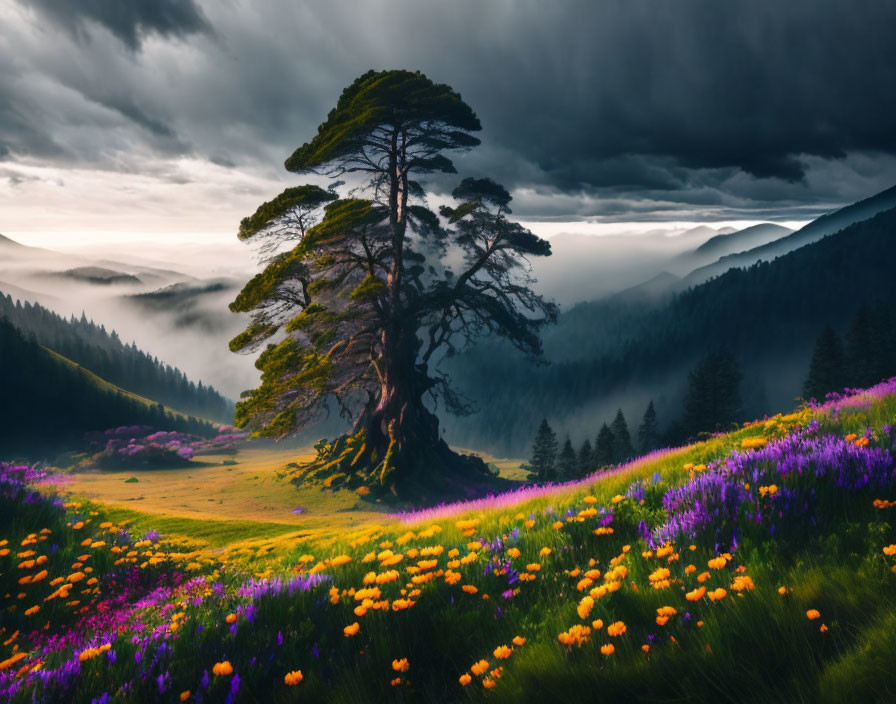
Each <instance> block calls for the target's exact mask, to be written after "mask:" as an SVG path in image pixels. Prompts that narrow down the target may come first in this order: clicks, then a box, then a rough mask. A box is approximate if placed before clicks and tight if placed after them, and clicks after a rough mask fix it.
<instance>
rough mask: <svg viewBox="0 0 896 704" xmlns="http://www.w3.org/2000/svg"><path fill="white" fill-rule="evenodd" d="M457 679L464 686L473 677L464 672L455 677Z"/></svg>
mask: <svg viewBox="0 0 896 704" xmlns="http://www.w3.org/2000/svg"><path fill="white" fill-rule="evenodd" d="M457 681H458V682H460V683H461V685H462V686H464V687H466V686H467V685H468V684H470V682H472V681H473V678H472V677H470V676H469V675H468V674H467V673H466V672H465V673H464V674H462V675H461V676H460V677H458V678H457Z"/></svg>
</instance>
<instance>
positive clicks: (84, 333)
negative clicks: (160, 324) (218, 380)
mask: <svg viewBox="0 0 896 704" xmlns="http://www.w3.org/2000/svg"><path fill="white" fill-rule="evenodd" d="M0 318H6V319H7V320H9V321H10V322H11V323H12V324H13V325H14V326H15V327H16V328H18V329H19V330H21V331H22V332H24V333H25V334H26V335H33V336H34V338H35V340H36V341H37V342H38V344H40V345H42V346H44V347H46V348H48V349H51V350H54V351H55V352H58V353H59V354H61V355H62V356H64V357H67V358H68V359H71V360H72V361H74V362H77V363H78V364H80V365H81V366H82V367H84V368H86V369H89V370H90V371H92V372H94V373H95V374H97V375H98V376H100V377H102V378H103V379H106V380H107V381H109V382H111V383H113V384H115V385H116V386H120V387H121V388H123V389H127V390H128V391H132V392H134V393H136V394H139V395H141V396H146V397H147V398H151V399H152V400H153V401H157V402H159V403H162V404H164V405H166V406H170V407H172V408H176V409H178V410H180V411H183V412H185V413H190V414H194V415H198V416H202V417H205V418H211V419H213V420H216V421H221V422H230V421H232V420H233V404H232V403H231V402H230V401H229V400H228V399H226V398H224V397H223V396H221V394H219V393H218V392H217V391H215V389H214V388H212V387H210V386H205V385H203V383H202V382H201V381H200V382H199V383H198V384H197V383H194V382H192V381H190V380H189V379H188V378H187V377H186V375H185V374H184V373H183V372H182V371H180V370H179V369H177V368H175V367H172V366H171V365H168V364H164V363H162V362H160V361H159V360H158V359H157V358H155V357H152V356H150V355H148V354H146V353H145V352H143V351H141V350H140V349H138V348H137V346H136V345H135V344H133V343H131V344H130V345H126V344H124V343H123V342H122V341H121V339H120V338H119V337H118V335H117V334H116V332H115V331H114V330H113V331H112V332H108V331H107V330H106V328H105V327H104V326H102V325H97V324H96V323H94V322H93V321H91V320H88V319H87V318H86V316H84V315H83V314H82V316H81V318H80V319H76V318H75V317H74V316H73V317H72V318H70V319H66V318H63V317H62V316H60V315H57V314H56V313H54V312H52V311H50V310H47V309H46V308H44V307H43V306H41V305H39V304H37V303H29V302H27V301H26V302H22V301H17V300H14V299H13V298H12V296H10V295H5V296H4V295H3V292H2V291H0Z"/></svg>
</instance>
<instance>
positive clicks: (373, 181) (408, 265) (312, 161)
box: [231, 71, 557, 491]
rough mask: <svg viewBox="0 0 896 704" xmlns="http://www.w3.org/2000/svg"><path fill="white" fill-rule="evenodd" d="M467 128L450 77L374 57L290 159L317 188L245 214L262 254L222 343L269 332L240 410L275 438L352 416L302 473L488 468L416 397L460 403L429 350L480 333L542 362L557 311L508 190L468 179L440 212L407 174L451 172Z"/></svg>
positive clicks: (331, 478)
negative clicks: (335, 415)
mask: <svg viewBox="0 0 896 704" xmlns="http://www.w3.org/2000/svg"><path fill="white" fill-rule="evenodd" d="M479 129H480V124H479V120H478V118H477V117H476V115H475V114H474V112H473V111H472V110H471V109H470V107H469V106H468V105H467V104H466V103H465V102H464V101H463V100H462V99H461V97H460V95H459V94H458V93H456V92H455V91H454V90H452V89H451V88H450V87H449V86H447V85H442V84H436V83H433V82H432V81H431V80H430V79H429V78H427V77H426V76H424V75H423V74H421V73H419V72H416V73H415V72H410V71H382V72H373V71H370V72H368V73H365V74H364V75H363V76H361V77H360V78H358V79H357V80H355V82H354V83H352V84H351V85H350V86H349V87H348V88H346V89H345V90H344V91H343V92H342V95H341V96H340V98H339V100H338V102H337V103H336V107H335V108H333V110H331V111H330V114H329V115H328V116H327V119H326V121H325V122H324V123H323V124H322V125H321V126H320V127H319V128H318V131H317V135H315V136H314V137H313V138H312V139H311V141H309V142H307V143H306V144H304V145H302V146H301V147H299V148H298V149H296V151H295V152H294V153H293V154H292V155H291V156H290V157H289V158H288V159H287V160H286V168H287V169H288V170H289V171H292V172H295V173H300V174H306V173H310V174H316V175H317V176H319V177H324V178H327V179H329V185H328V187H327V188H326V189H324V188H321V187H320V186H316V185H311V184H306V185H302V186H297V187H294V188H288V189H286V190H285V191H284V192H283V193H281V194H280V195H279V196H277V197H276V198H274V199H273V200H272V201H269V202H267V203H264V204H262V205H261V206H260V207H259V208H258V210H257V211H256V212H255V213H254V214H253V215H252V216H250V217H248V218H246V219H244V220H243V221H242V223H241V225H240V231H239V236H240V238H241V239H243V240H250V241H260V242H262V243H263V244H262V249H263V252H265V253H266V255H267V257H268V260H267V266H266V268H265V269H264V270H263V271H262V272H261V273H260V274H258V275H256V276H255V277H254V278H253V279H252V280H250V281H249V283H248V284H247V285H246V286H245V288H244V289H243V290H242V292H240V294H239V295H238V296H237V298H236V300H235V301H234V302H233V303H232V304H231V309H232V310H233V311H238V312H247V313H250V314H251V321H250V323H249V325H248V327H247V328H246V330H245V331H244V332H242V333H241V334H240V335H238V336H237V337H235V338H234V339H233V340H232V341H231V349H233V350H234V351H238V352H252V351H255V350H257V349H259V348H260V347H261V346H262V345H265V344H266V345H267V346H266V348H265V349H264V351H263V352H262V353H261V354H260V355H259V357H258V360H257V362H256V366H257V367H258V368H259V369H260V370H261V372H262V379H261V385H260V386H259V387H258V388H257V389H255V390H253V391H249V392H246V393H244V394H243V397H242V400H241V401H240V402H239V403H238V404H237V411H236V424H237V425H239V426H240V427H246V428H250V429H252V430H253V431H254V432H255V433H256V434H258V435H265V436H273V437H276V438H283V437H286V436H288V435H290V434H293V433H295V432H297V431H298V430H300V429H302V428H305V427H307V426H309V425H310V424H312V423H314V422H315V421H317V420H319V419H320V418H321V417H322V416H323V415H325V414H326V413H327V412H329V410H330V409H331V407H335V408H337V409H338V410H339V412H340V413H341V414H342V416H343V417H345V418H346V419H349V420H352V421H353V426H352V429H351V432H349V433H347V434H345V435H343V436H341V437H339V438H338V439H336V440H334V441H332V442H321V443H319V444H318V457H317V459H316V460H315V461H314V462H311V463H310V464H308V465H304V466H303V467H302V468H301V469H300V472H299V476H300V477H303V478H306V479H310V478H315V479H325V480H326V481H327V482H328V483H329V484H332V483H333V482H346V483H348V484H349V485H358V484H361V483H364V484H370V485H374V486H380V487H388V488H391V489H392V490H393V491H395V487H396V485H400V484H402V483H404V482H406V480H408V479H409V478H413V482H411V483H415V482H416V483H423V484H428V483H433V482H434V481H435V480H436V479H437V478H438V477H442V476H444V475H445V474H450V473H457V472H460V473H468V472H469V471H470V470H471V468H472V469H478V471H485V465H484V463H482V462H481V461H476V460H474V459H473V458H469V457H461V456H459V455H457V454H456V453H454V452H453V451H451V450H450V449H449V448H448V446H447V444H446V443H445V442H444V441H443V440H442V439H441V438H440V436H439V422H438V419H437V417H436V416H435V415H434V414H433V412H431V411H430V410H429V408H428V407H427V405H426V404H425V403H424V397H425V396H426V395H431V396H432V397H434V398H435V399H438V400H440V401H441V402H442V403H444V405H445V406H446V407H447V408H448V409H449V410H451V411H454V412H465V411H469V410H470V409H469V407H468V406H467V405H466V404H465V403H464V401H463V399H461V398H459V396H458V394H457V393H456V392H455V391H454V390H453V388H452V385H451V383H450V380H449V379H448V378H447V377H446V376H445V374H444V373H442V372H440V371H439V369H438V362H439V361H440V359H441V358H443V357H444V356H446V355H451V354H453V353H455V352H456V351H457V350H458V349H459V348H460V347H462V346H464V345H465V344H466V343H468V342H469V341H470V340H472V339H473V338H474V337H476V336H477V335H479V334H481V333H489V334H493V335H498V336H501V337H504V338H505V339H507V340H509V341H510V342H511V343H512V344H513V345H514V346H515V347H516V348H517V349H518V350H520V351H522V352H523V353H525V354H527V355H530V356H532V357H536V358H537V357H538V356H540V354H541V342H540V339H539V336H538V332H539V329H540V328H541V327H542V326H543V325H544V324H546V323H548V322H553V321H555V320H556V316H557V310H556V306H555V305H554V304H552V303H550V302H547V301H545V300H544V299H543V298H542V297H541V296H538V295H536V294H535V293H534V292H533V291H532V290H531V288H530V284H531V282H532V278H531V275H530V272H531V270H530V267H529V264H528V258H529V257H536V256H547V255H549V254H550V252H551V249H550V245H549V244H548V242H546V241H545V240H542V239H540V238H539V237H537V236H536V235H534V234H533V233H532V232H530V231H529V230H527V229H525V228H524V227H522V226H521V225H519V224H517V223H515V222H512V221H510V220H508V218H507V216H508V215H509V214H510V208H509V207H508V206H509V203H510V200H511V198H510V195H509V194H508V192H507V191H506V190H505V189H504V188H503V187H502V186H500V185H498V184H497V183H495V182H493V181H491V180H490V179H487V178H481V179H474V178H466V179H464V180H462V181H461V182H460V184H459V185H458V186H457V187H456V188H455V189H454V191H453V192H452V196H453V198H454V200H455V203H453V204H451V205H446V206H443V207H442V208H441V209H440V213H439V215H437V214H436V213H435V212H433V211H432V210H431V209H430V208H429V207H428V206H427V203H426V199H425V192H424V189H423V185H422V183H421V181H420V180H418V179H420V178H421V177H424V176H425V175H427V174H434V173H435V174H452V173H456V171H455V168H454V165H453V164H452V162H451V160H450V159H449V158H448V156H447V154H448V153H450V152H452V151H454V152H456V151H462V150H466V149H470V148H471V147H475V146H476V145H478V144H479V140H478V139H477V138H476V137H474V136H473V135H472V134H471V133H472V132H476V131H478V130H479ZM343 178H344V179H345V183H343V181H342V180H341V179H343ZM340 188H350V191H349V192H348V193H349V194H350V197H349V195H341V194H340V191H339V189H340ZM440 216H441V217H440ZM284 245H286V246H284Z"/></svg>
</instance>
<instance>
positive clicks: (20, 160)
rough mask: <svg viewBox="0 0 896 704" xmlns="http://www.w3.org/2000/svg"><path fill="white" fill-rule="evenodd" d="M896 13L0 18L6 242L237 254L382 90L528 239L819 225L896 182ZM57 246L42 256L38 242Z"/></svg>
mask: <svg viewBox="0 0 896 704" xmlns="http://www.w3.org/2000/svg"><path fill="white" fill-rule="evenodd" d="M894 36H896V3H889V2H880V0H853V1H852V2H848V3H847V2H842V1H836V2H834V1H829V0H788V1H787V2H781V0H750V1H749V2H727V1H726V2H719V1H718V0H705V1H692V0H677V1H672V0H651V1H646V0H619V1H609V0H601V1H600V2H597V1H595V0H582V1H580V2H579V1H574V0H560V1H557V2H544V1H543V0H450V1H448V0H443V1H442V2H437V3H436V2H428V1H425V0H326V1H325V0H318V1H313V2H311V1H306V2H302V1H301V0H276V1H275V0H259V1H257V2H248V1H238V0H143V1H139V2H138V1H136V0H79V1H78V2H71V1H70V0H0V232H2V233H5V234H9V235H15V236H19V237H20V238H21V239H23V240H27V241H29V242H30V243H42V242H44V241H49V239H47V238H56V241H58V240H59V239H60V238H62V239H66V238H68V241H80V240H83V239H84V238H88V239H89V238H91V237H95V238H101V237H107V238H109V239H110V240H115V239H116V238H119V239H120V238H122V237H127V238H143V239H152V238H153V237H165V236H167V237H188V236H200V235H202V236H212V237H219V236H220V237H223V236H225V235H226V236H227V237H232V236H233V234H234V233H235V231H236V226H237V223H238V221H239V219H240V218H241V217H243V216H244V215H247V214H249V213H250V212H252V210H254V208H255V207H256V206H257V205H258V203H259V202H260V201H262V200H266V199H268V198H270V197H272V196H273V195H275V194H276V193H277V192H279V190H280V189H282V188H283V187H285V186H286V185H290V184H294V183H296V182H297V181H298V177H296V176H294V175H291V174H288V173H286V172H285V171H284V170H283V167H282V163H283V160H284V159H285V157H286V156H288V155H289V154H290V153H291V151H292V150H293V149H294V148H295V147H296V146H298V145H299V144H301V143H303V142H305V141H307V140H308V139H309V138H310V137H311V136H312V135H313V134H314V131H315V130H316V127H317V125H318V124H319V123H320V122H321V121H322V120H323V119H324V118H325V116H326V114H327V112H328V110H329V109H330V108H331V107H332V106H333V105H334V104H335V101H336V99H337V98H338V96H339V94H340V92H341V90H342V89H343V88H344V87H345V86H346V85H348V84H349V83H351V81H352V80H353V79H354V78H356V77H357V76H358V75H360V74H361V73H363V72H365V71H366V70H368V69H370V68H374V69H382V68H408V69H420V70H422V71H423V72H424V73H426V74H427V75H428V76H430V77H431V78H432V79H434V80H436V81H438V82H444V83H448V84H449V85H451V86H452V87H454V88H455V89H456V90H458V91H459V92H460V93H461V94H462V96H463V97H464V99H465V100H466V101H467V102H468V103H469V104H470V105H471V106H472V107H473V109H474V110H475V111H476V112H477V113H478V115H479V117H480V119H481V121H482V125H483V131H482V133H481V134H480V137H481V138H482V140H483V144H482V146H481V147H479V148H478V149H476V150H473V151H471V152H470V153H468V154H466V155H464V156H463V157H461V158H458V159H457V160H456V163H457V166H458V169H459V170H460V171H461V173H462V174H469V175H477V176H480V175H490V176H492V177H494V178H496V179H497V180H499V181H502V182H504V183H505V184H506V185H507V186H508V187H510V188H511V190H512V192H513V193H514V196H515V202H514V205H515V208H514V212H515V214H516V215H517V216H518V217H519V218H521V219H523V220H526V221H531V222H538V221H547V220H550V221H555V222H564V223H566V222H572V223H575V222H582V221H589V222H591V223H617V222H618V223H632V222H652V221H677V222H691V223H694V222H722V221H758V220H774V221H786V222H795V221H805V220H808V219H810V218H812V217H814V216H816V215H818V214H820V213H822V212H824V211H826V210H829V209H831V208H833V207H838V206H840V205H844V204H846V203H850V202H853V201H855V200H858V199H860V198H863V197H867V196H869V195H872V194H874V193H876V192H878V191H880V190H883V189H885V188H887V187H889V186H892V185H893V184H894V183H896V130H894V129H893V116H894V115H896V92H894V91H893V86H894V85H896V42H894V41H893V37H894ZM42 238H44V239H42Z"/></svg>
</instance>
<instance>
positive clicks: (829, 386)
mask: <svg viewBox="0 0 896 704" xmlns="http://www.w3.org/2000/svg"><path fill="white" fill-rule="evenodd" d="M845 383H846V379H845V368H844V357H843V345H842V344H841V342H840V338H839V337H838V336H837V333H836V332H835V331H834V328H832V327H831V326H830V325H825V326H824V328H822V330H821V333H820V334H819V335H818V339H817V340H816V341H815V347H814V349H813V350H812V361H811V362H810V363H809V376H808V377H807V378H806V382H805V384H803V395H804V396H805V397H806V398H807V399H810V398H814V399H823V398H824V396H825V394H826V393H828V392H830V391H839V390H840V389H842V388H843V386H844V384H845Z"/></svg>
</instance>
